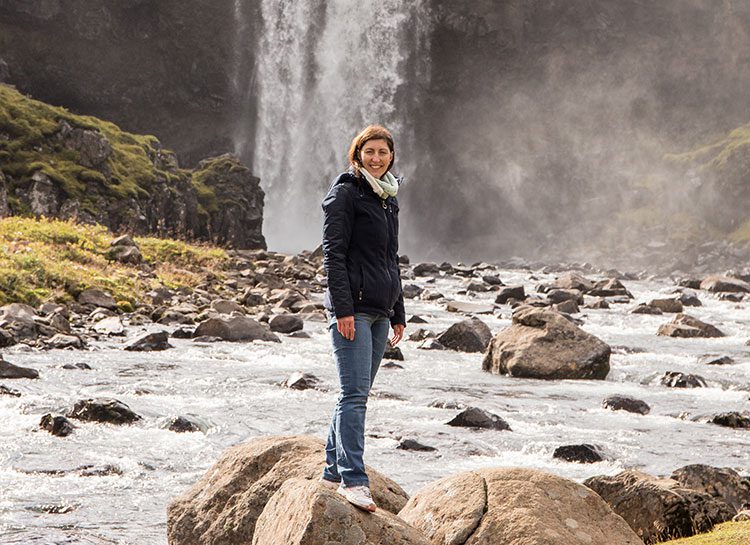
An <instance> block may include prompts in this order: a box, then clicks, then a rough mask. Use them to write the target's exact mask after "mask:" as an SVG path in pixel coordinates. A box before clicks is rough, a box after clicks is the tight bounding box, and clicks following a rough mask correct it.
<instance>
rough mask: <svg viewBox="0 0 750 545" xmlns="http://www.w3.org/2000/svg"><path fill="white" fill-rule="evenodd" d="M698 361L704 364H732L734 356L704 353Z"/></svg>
mask: <svg viewBox="0 0 750 545" xmlns="http://www.w3.org/2000/svg"><path fill="white" fill-rule="evenodd" d="M698 363H703V364H705V365H734V363H735V361H734V358H731V357H729V356H719V355H718V354H706V355H703V356H701V357H700V358H698Z"/></svg>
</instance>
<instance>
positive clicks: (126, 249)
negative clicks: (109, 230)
mask: <svg viewBox="0 0 750 545" xmlns="http://www.w3.org/2000/svg"><path fill="white" fill-rule="evenodd" d="M107 259H109V260H110V261H117V262H118V263H125V264H129V265H138V264H139V263H141V262H143V255H142V254H141V251H140V250H139V249H138V248H137V247H135V246H113V247H112V248H110V249H109V250H108V251H107Z"/></svg>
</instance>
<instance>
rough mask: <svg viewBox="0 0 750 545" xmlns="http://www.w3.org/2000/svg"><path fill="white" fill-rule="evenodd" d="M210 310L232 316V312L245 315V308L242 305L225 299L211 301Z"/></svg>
mask: <svg viewBox="0 0 750 545" xmlns="http://www.w3.org/2000/svg"><path fill="white" fill-rule="evenodd" d="M211 308H212V309H213V310H215V311H216V312H218V313H219V314H232V313H233V312H239V313H240V314H245V308H244V307H243V306H242V305H240V304H239V303H236V302H234V301H229V300H227V299H217V300H215V301H212V302H211Z"/></svg>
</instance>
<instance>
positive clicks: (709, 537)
mask: <svg viewBox="0 0 750 545" xmlns="http://www.w3.org/2000/svg"><path fill="white" fill-rule="evenodd" d="M663 543H665V544H668V545H748V544H750V521H745V522H725V523H724V524H719V525H717V526H715V527H714V529H713V530H712V531H711V532H709V533H706V534H699V535H697V536H693V537H687V538H682V539H675V540H672V541H665V542H663Z"/></svg>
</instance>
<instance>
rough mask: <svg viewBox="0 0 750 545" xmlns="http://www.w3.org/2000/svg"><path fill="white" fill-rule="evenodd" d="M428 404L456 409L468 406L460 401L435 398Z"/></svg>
mask: <svg viewBox="0 0 750 545" xmlns="http://www.w3.org/2000/svg"><path fill="white" fill-rule="evenodd" d="M427 406H428V407H432V408H434V409H451V410H456V411H460V410H463V409H465V408H466V405H464V404H463V403H461V402H459V401H446V400H443V399H434V400H432V401H430V404H429V405H427Z"/></svg>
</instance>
